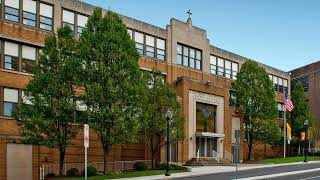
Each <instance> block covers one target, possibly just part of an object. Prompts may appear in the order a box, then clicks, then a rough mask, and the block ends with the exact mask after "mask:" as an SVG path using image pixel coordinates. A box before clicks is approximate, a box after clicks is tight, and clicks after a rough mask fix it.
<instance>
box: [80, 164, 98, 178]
mask: <svg viewBox="0 0 320 180" xmlns="http://www.w3.org/2000/svg"><path fill="white" fill-rule="evenodd" d="M82 174H83V175H84V169H83V170H82ZM96 175H97V169H96V168H95V167H93V166H88V167H87V176H88V177H90V176H96Z"/></svg>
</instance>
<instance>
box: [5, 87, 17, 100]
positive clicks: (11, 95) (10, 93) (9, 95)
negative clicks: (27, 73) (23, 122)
mask: <svg viewBox="0 0 320 180" xmlns="http://www.w3.org/2000/svg"><path fill="white" fill-rule="evenodd" d="M3 97H4V99H3V100H4V101H7V102H13V103H18V90H16V89H9V88H4V89H3Z"/></svg>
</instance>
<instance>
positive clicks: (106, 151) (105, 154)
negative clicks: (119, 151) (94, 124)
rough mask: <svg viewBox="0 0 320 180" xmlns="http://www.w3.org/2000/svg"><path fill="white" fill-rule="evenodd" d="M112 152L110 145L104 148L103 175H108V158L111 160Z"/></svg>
mask: <svg viewBox="0 0 320 180" xmlns="http://www.w3.org/2000/svg"><path fill="white" fill-rule="evenodd" d="M110 150H111V146H110V145H107V144H106V145H104V146H103V156H104V158H103V174H104V175H106V174H107V167H108V158H109V152H110Z"/></svg>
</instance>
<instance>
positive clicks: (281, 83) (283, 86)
mask: <svg viewBox="0 0 320 180" xmlns="http://www.w3.org/2000/svg"><path fill="white" fill-rule="evenodd" d="M269 79H270V80H271V81H272V84H273V89H274V90H275V91H277V92H279V93H286V94H288V80H287V79H284V78H281V77H277V76H274V75H272V74H269Z"/></svg>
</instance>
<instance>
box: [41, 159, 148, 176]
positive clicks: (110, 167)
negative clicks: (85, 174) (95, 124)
mask: <svg viewBox="0 0 320 180" xmlns="http://www.w3.org/2000/svg"><path fill="white" fill-rule="evenodd" d="M140 161H142V162H145V163H146V164H147V166H148V168H151V160H135V161H114V162H108V163H107V171H108V172H112V171H126V170H133V169H134V164H135V163H136V162H140ZM88 166H93V167H95V168H96V169H97V171H98V172H103V170H104V164H103V162H90V163H88ZM70 168H76V169H78V170H79V172H82V170H83V169H84V163H64V165H63V175H66V172H67V170H68V169H70ZM40 173H41V174H42V175H46V174H48V173H54V174H56V175H57V174H59V164H58V163H52V164H50V163H44V164H42V165H41V167H40Z"/></svg>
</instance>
